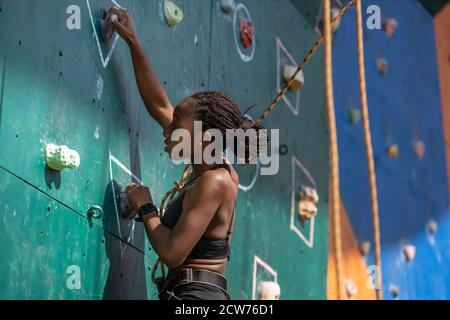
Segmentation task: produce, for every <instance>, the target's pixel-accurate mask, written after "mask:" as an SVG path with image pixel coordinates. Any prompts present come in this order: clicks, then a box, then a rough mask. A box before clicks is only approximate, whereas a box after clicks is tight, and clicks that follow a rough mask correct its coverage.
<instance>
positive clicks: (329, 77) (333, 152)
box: [323, 0, 344, 300]
mask: <svg viewBox="0 0 450 320" xmlns="http://www.w3.org/2000/svg"><path fill="white" fill-rule="evenodd" d="M330 1H331V0H324V2H323V25H324V27H323V29H324V36H325V96H326V103H327V112H328V126H329V134H330V151H329V152H330V164H329V165H330V172H331V188H332V199H331V213H332V214H333V222H334V223H333V227H334V254H335V259H336V273H337V291H338V299H339V300H342V299H343V297H344V295H343V283H344V281H343V275H342V270H343V266H342V238H341V217H340V197H341V196H340V192H339V154H338V144H337V133H336V118H335V114H334V92H333V44H332V40H333V39H332V37H333V33H332V26H331V4H330Z"/></svg>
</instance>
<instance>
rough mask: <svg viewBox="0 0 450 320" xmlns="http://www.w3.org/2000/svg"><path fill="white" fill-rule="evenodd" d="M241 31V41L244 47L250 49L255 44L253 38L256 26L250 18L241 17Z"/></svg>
mask: <svg viewBox="0 0 450 320" xmlns="http://www.w3.org/2000/svg"><path fill="white" fill-rule="evenodd" d="M239 32H240V35H241V43H242V45H243V46H244V48H246V49H248V48H250V47H251V46H252V44H253V38H254V36H255V28H254V27H253V23H252V22H251V21H250V20H247V19H244V18H241V21H240V27H239Z"/></svg>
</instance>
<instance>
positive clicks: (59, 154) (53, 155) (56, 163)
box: [45, 143, 80, 171]
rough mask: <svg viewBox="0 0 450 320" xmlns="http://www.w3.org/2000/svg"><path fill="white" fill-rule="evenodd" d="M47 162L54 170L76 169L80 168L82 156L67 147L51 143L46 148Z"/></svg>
mask: <svg viewBox="0 0 450 320" xmlns="http://www.w3.org/2000/svg"><path fill="white" fill-rule="evenodd" d="M45 162H46V163H47V166H48V167H49V168H51V169H53V170H57V171H62V170H64V169H76V168H78V167H79V166H80V155H79V154H78V152H76V151H75V150H71V149H69V148H68V147H67V146H64V145H62V146H58V145H55V144H52V143H49V144H48V145H47V146H46V147H45Z"/></svg>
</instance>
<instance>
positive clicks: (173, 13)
mask: <svg viewBox="0 0 450 320" xmlns="http://www.w3.org/2000/svg"><path fill="white" fill-rule="evenodd" d="M164 17H165V18H166V22H167V24H168V25H169V26H170V27H173V26H174V25H176V24H178V23H180V22H181V21H182V20H183V11H181V9H180V8H178V7H177V6H176V5H175V4H174V3H173V2H172V1H168V0H165V1H164Z"/></svg>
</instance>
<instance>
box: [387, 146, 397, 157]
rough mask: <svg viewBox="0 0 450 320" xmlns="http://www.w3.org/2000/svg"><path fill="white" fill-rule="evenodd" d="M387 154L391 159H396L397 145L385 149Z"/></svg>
mask: <svg viewBox="0 0 450 320" xmlns="http://www.w3.org/2000/svg"><path fill="white" fill-rule="evenodd" d="M387 153H388V155H389V157H391V158H392V159H397V158H398V145H396V144H393V145H391V146H390V147H389V148H388V149H387Z"/></svg>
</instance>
